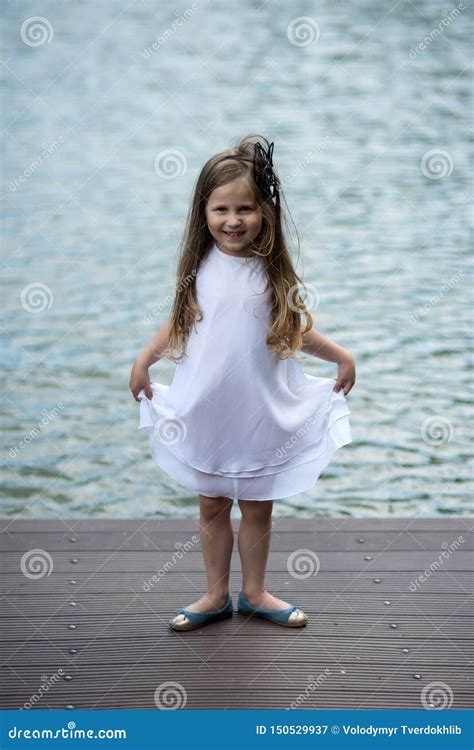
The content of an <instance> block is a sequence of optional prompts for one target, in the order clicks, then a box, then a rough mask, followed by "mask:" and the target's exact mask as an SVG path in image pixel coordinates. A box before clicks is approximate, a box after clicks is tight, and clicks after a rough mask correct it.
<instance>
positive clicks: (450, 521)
mask: <svg viewBox="0 0 474 750" xmlns="http://www.w3.org/2000/svg"><path fill="white" fill-rule="evenodd" d="M234 505H236V504H235V503H234ZM237 513H238V514H240V511H237ZM197 514H198V509H197V505H196V517H190V518H158V517H155V516H153V517H149V518H123V519H120V518H118V519H115V518H76V519H74V518H64V519H63V520H59V519H57V518H56V517H55V518H21V517H19V516H13V517H11V518H9V517H5V516H0V532H5V531H8V532H9V533H25V532H27V531H30V532H35V533H43V532H45V531H46V532H48V531H58V532H63V533H65V532H66V531H74V532H77V533H79V532H81V531H83V532H87V531H93V532H95V533H97V532H102V531H113V532H119V533H121V532H122V531H135V530H137V529H138V528H142V529H147V530H148V531H152V530H155V531H157V532H159V531H161V530H163V529H166V530H167V531H172V530H175V531H181V532H184V533H187V532H194V531H195V530H196V529H199V523H198V519H197ZM231 520H232V525H233V527H234V530H235V531H237V530H238V527H239V523H240V518H239V517H237V518H234V517H233V516H232V519H231ZM273 524H274V526H276V525H277V526H278V529H279V530H283V529H288V530H291V531H303V532H305V531H306V532H307V531H311V530H314V531H329V532H333V531H337V530H342V531H350V530H355V531H370V530H372V531H377V530H378V529H383V530H384V531H403V530H409V531H459V532H462V531H463V530H464V531H469V530H470V531H472V530H473V529H474V516H472V515H466V516H460V515H459V514H456V515H455V516H453V517H449V516H446V517H429V516H427V517H423V516H420V517H412V516H395V517H390V518H372V517H367V518H352V517H349V516H341V517H331V518H328V517H327V516H317V515H312V516H310V517H308V518H304V517H298V518H289V517H287V516H281V517H278V516H274V517H273Z"/></svg>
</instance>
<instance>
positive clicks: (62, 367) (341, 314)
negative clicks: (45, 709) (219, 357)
mask: <svg viewBox="0 0 474 750" xmlns="http://www.w3.org/2000/svg"><path fill="white" fill-rule="evenodd" d="M461 6H462V3H461ZM186 7H187V8H188V9H191V12H188V13H187V14H186V17H185V16H184V15H183V14H184V12H185V10H186V8H185V7H183V8H181V9H180V10H179V11H176V8H175V6H174V5H173V4H172V3H163V2H157V1H156V0H147V3H146V4H145V3H142V2H140V1H139V0H135V1H134V2H130V3H128V2H111V0H110V1H109V2H100V3H97V2H92V1H90V2H73V0H71V1H70V2H64V1H63V2H61V1H60V0H55V1H53V0H51V1H50V2H41V0H37V1H36V2H34V3H32V2H22V3H19V2H15V0H12V2H10V3H8V4H7V3H3V4H2V14H3V17H4V25H3V27H4V31H3V37H4V51H3V58H4V59H5V60H6V62H5V64H4V67H3V88H2V93H3V103H4V106H3V119H4V125H3V127H4V128H5V129H6V132H5V133H4V143H5V145H4V150H3V153H2V162H3V172H4V181H5V185H4V192H3V208H4V225H3V257H4V266H3V279H4V300H5V308H6V309H5V314H4V330H3V362H4V366H3V378H4V382H3V385H2V393H3V406H2V417H3V419H2V422H3V434H4V438H5V440H4V442H5V448H6V451H5V456H6V460H5V464H4V467H3V469H2V479H3V482H2V501H1V505H0V512H1V513H3V514H9V515H16V514H21V515H22V516H24V517H29V516H52V517H56V516H68V517H71V516H75V517H76V516H77V517H78V516H84V515H92V516H99V515H106V516H111V517H123V516H141V515H154V514H156V515H164V516H184V515H194V514H195V513H196V509H197V499H196V497H195V496H194V495H191V494H189V493H188V492H187V491H186V490H185V489H183V488H182V487H180V486H179V485H178V484H176V483H175V482H174V481H173V480H171V479H170V478H168V477H167V476H166V475H165V474H164V473H163V472H162V471H161V470H160V469H158V467H157V466H155V465H154V464H153V463H152V460H151V457H150V451H149V445H148V438H147V436H146V435H145V432H144V431H140V432H138V430H137V424H138V404H137V403H136V402H135V401H134V399H133V397H132V396H131V394H130V392H129V390H128V379H129V374H130V368H131V366H132V363H133V361H134V359H135V357H136V356H137V354H138V352H139V351H140V350H141V349H142V348H143V347H144V346H145V344H146V343H147V342H148V341H149V340H150V338H151V337H152V335H153V333H154V331H155V330H156V329H157V328H158V327H159V325H161V323H162V322H164V320H165V319H166V318H167V317H168V313H169V305H168V306H167V305H166V303H165V305H164V309H163V311H162V312H161V313H160V314H159V315H155V316H153V323H152V324H151V325H146V324H144V322H143V321H144V318H145V317H146V316H147V315H150V314H152V311H153V308H156V307H157V306H158V305H159V304H160V302H163V300H165V299H166V296H167V295H168V294H170V293H171V292H172V290H173V279H174V267H175V262H176V254H177V245H178V239H179V236H180V232H181V229H182V226H183V222H184V217H185V214H186V211H187V208H188V202H189V198H190V193H191V187H192V184H193V182H194V180H195V178H196V175H197V173H198V171H199V169H200V168H201V166H202V165H203V163H204V161H205V160H206V159H207V158H209V156H210V155H211V154H213V153H214V152H217V151H219V150H221V149H223V148H226V147H227V146H229V145H231V144H232V143H234V142H235V140H236V139H237V138H239V137H240V136H242V135H244V134H246V133H248V132H261V133H264V134H266V135H268V136H269V137H270V139H271V140H274V141H275V154H274V158H275V162H276V165H277V168H278V170H279V174H280V177H281V178H282V179H283V181H284V184H285V186H286V187H285V194H286V199H287V202H288V205H289V207H290V210H291V213H292V217H293V219H294V221H295V223H296V226H297V228H298V231H299V234H300V238H301V242H302V252H301V256H300V259H299V261H298V265H297V269H298V271H299V272H300V273H302V274H303V275H304V279H305V281H306V282H307V283H308V284H312V285H313V286H315V287H316V289H317V291H318V293H319V295H320V303H319V306H318V307H317V309H314V310H313V314H314V325H315V327H316V328H317V329H318V330H320V331H321V332H323V333H324V334H325V335H327V336H329V337H330V338H332V339H333V340H335V341H336V342H337V343H339V344H340V345H341V346H344V347H345V348H347V349H349V350H350V351H351V352H352V354H353V355H354V357H355V359H356V363H357V382H356V385H355V387H354V389H353V390H352V392H351V393H350V394H349V396H348V404H349V408H350V409H351V427H352V434H353V438H354V442H353V443H352V444H350V445H349V446H346V447H343V448H342V449H340V451H338V452H337V453H336V455H335V458H334V460H333V462H332V463H331V464H330V466H329V467H328V468H327V469H326V471H325V472H324V474H323V476H322V477H321V478H320V480H319V481H318V482H317V483H316V485H315V486H314V488H313V489H312V490H311V491H310V492H307V493H304V494H302V495H298V496H296V497H293V498H288V499H285V500H281V501H279V502H277V501H275V503H274V510H275V514H282V513H290V514H292V515H312V514H319V513H329V514H332V515H344V514H346V515H349V516H364V515H387V514H395V515H407V514H421V515H436V514H443V513H461V514H464V513H467V512H469V497H470V495H471V496H472V469H471V468H470V458H471V455H472V453H471V451H470V446H469V436H470V432H469V421H468V419H469V417H470V416H472V412H471V409H470V405H471V390H472V381H471V380H470V378H469V370H468V367H469V354H470V351H471V347H470V339H469V334H470V328H471V324H472V301H473V300H472V294H471V293H470V290H472V277H471V276H470V270H469V256H468V236H469V230H470V226H469V225H470V223H471V222H472V211H469V204H468V190H469V188H470V186H471V181H470V179H469V177H468V156H467V154H468V143H469V138H470V135H471V133H472V123H471V122H470V121H469V77H468V69H467V66H468V63H469V45H468V39H469V37H470V34H472V29H470V27H469V21H468V15H467V11H466V10H461V11H459V10H458V11H457V12H456V13H455V14H454V16H453V15H452V11H453V9H456V8H457V6H449V7H448V5H446V3H444V0H443V1H441V0H440V1H439V2H438V0H436V1H434V2H433V0H430V2H398V3H394V4H393V5H392V2H390V3H380V2H376V1H375V0H371V1H370V2H361V3H357V4H356V6H355V7H354V6H353V5H352V4H351V6H350V7H349V5H348V4H345V3H343V2H326V3H315V4H311V3H300V4H298V3H297V4H292V3H273V2H266V3H257V2H250V1H247V2H228V3H223V2H209V3H195V4H193V5H191V4H190V5H189V6H186ZM175 11H176V13H175ZM443 12H444V15H443ZM446 12H448V14H451V15H448V16H447V15H446ZM32 16H40V17H42V19H43V20H42V21H40V22H39V23H40V25H42V28H40V30H39V33H40V36H38V33H37V32H36V35H35V30H34V29H32V28H28V19H29V18H31V17H32ZM298 16H309V17H310V20H309V21H308V20H306V21H303V22H301V21H296V22H295V23H293V24H292V25H290V27H289V24H290V23H291V22H292V21H293V19H295V18H297V17H298ZM311 17H312V19H313V20H311ZM45 19H46V20H45ZM442 19H444V24H443V23H442ZM24 22H26V23H25V24H24ZM301 24H303V26H302V25H301ZM316 24H317V25H316ZM30 26H31V22H30ZM440 28H441V31H440V30H439V29H440ZM436 29H438V33H434V32H433V30H436ZM28 34H31V36H28ZM41 34H43V37H42V38H41ZM425 37H428V42H426V41H425V42H424V43H423V40H424V39H425ZM39 41H42V42H43V43H39ZM420 42H421V43H423V46H424V49H422V48H421V47H420ZM167 149H173V150H178V151H179V152H180V153H181V154H182V163H183V165H184V166H183V168H182V169H180V170H179V172H178V174H177V175H176V176H174V177H173V178H170V175H169V174H163V175H162V176H160V170H161V169H165V168H166V160H163V157H162V154H163V152H164V151H166V150H167ZM42 153H43V155H42ZM44 301H45V305H44V304H43V302H44ZM42 308H44V309H42ZM304 367H305V369H306V371H307V372H308V373H312V374H317V375H320V376H323V377H334V376H335V374H336V370H335V365H332V364H330V363H327V362H324V361H322V360H318V359H314V358H313V359H306V360H305V362H304ZM172 373H173V365H172V364H171V363H168V362H167V361H161V362H159V363H158V364H156V365H154V366H153V367H152V368H151V370H150V375H151V378H152V380H158V381H160V382H165V383H170V382H171V379H172ZM234 513H236V514H238V510H237V507H236V505H235V507H234Z"/></svg>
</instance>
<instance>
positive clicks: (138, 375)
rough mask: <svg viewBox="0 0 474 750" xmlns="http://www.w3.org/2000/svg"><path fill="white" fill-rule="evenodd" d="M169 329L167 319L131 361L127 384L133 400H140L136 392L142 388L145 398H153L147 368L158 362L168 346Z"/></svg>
mask: <svg viewBox="0 0 474 750" xmlns="http://www.w3.org/2000/svg"><path fill="white" fill-rule="evenodd" d="M169 330H170V322H169V320H167V321H166V323H165V324H164V325H162V326H161V328H160V330H159V331H158V333H157V334H156V335H155V337H154V338H153V339H152V340H151V341H150V343H149V344H148V346H146V347H145V349H144V350H143V351H142V352H141V354H139V355H138V357H137V358H136V360H135V362H134V363H133V367H132V372H131V373H130V382H129V384H128V385H129V388H130V390H131V392H132V395H133V398H134V399H135V401H140V399H139V398H138V394H139V393H140V391H141V390H142V389H143V391H144V392H145V396H146V397H147V398H149V399H152V398H153V390H152V387H151V383H150V378H149V375H148V368H149V367H150V365H153V364H154V363H155V362H158V360H159V359H160V357H161V356H162V355H163V352H164V350H165V349H166V347H167V346H168V337H169Z"/></svg>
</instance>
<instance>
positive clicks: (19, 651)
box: [0, 629, 474, 669]
mask: <svg viewBox="0 0 474 750" xmlns="http://www.w3.org/2000/svg"><path fill="white" fill-rule="evenodd" d="M185 637H186V636H185V635H182V636H181V635H179V634H177V637H176V638H171V639H168V640H167V641H166V648H163V641H162V640H161V638H156V636H155V635H150V633H147V634H145V635H143V636H142V635H140V638H136V637H135V636H134V634H133V633H128V634H127V635H126V636H123V637H119V638H109V637H107V636H105V637H103V636H98V637H97V638H94V639H92V640H91V639H88V638H83V637H82V636H80V635H79V636H78V635H76V633H74V634H72V633H71V640H70V641H67V640H65V641H59V642H57V643H56V644H55V643H50V642H48V641H47V640H45V639H44V638H38V637H34V638H30V639H29V640H27V641H23V640H21V639H18V640H15V641H13V640H12V641H9V642H8V643H4V642H0V658H1V660H2V663H4V666H9V665H10V664H12V665H15V669H16V666H17V665H28V664H37V665H46V664H63V663H65V664H66V665H69V664H74V665H75V666H76V667H79V666H81V665H82V664H97V665H98V664H125V663H127V664H128V663H134V664H135V663H138V662H139V660H140V658H141V657H142V656H143V654H146V661H147V663H149V664H155V665H156V666H157V667H158V668H159V666H160V664H175V663H181V662H186V663H189V665H191V664H194V663H196V662H200V661H202V660H203V659H204V660H206V659H210V658H211V657H213V655H214V654H216V658H217V656H218V658H219V661H220V662H224V663H229V664H233V663H234V662H239V663H240V662H242V661H245V660H246V659H249V658H251V659H252V660H253V659H254V654H253V651H252V652H250V657H249V640H248V639H247V638H246V637H245V636H243V637H240V634H238V635H237V636H235V637H234V638H233V639H232V648H230V647H229V641H228V636H227V635H226V634H225V633H223V632H222V631H220V632H216V633H215V635H214V636H213V638H206V639H202V640H200V642H199V650H196V648H195V647H194V646H192V647H191V648H187V647H186V644H185V643H183V640H182V639H183V638H185ZM282 644H283V645H282ZM71 648H73V649H76V653H74V654H71V653H70V651H69V649H71ZM253 648H254V649H255V650H259V655H258V656H259V658H260V659H263V658H265V660H266V662H267V663H270V662H272V661H275V660H276V659H277V658H279V657H282V656H284V657H285V659H286V660H288V661H298V660H300V661H303V662H306V661H308V660H309V659H313V660H314V661H315V662H318V663H321V664H326V662H327V661H328V660H331V659H332V660H333V661H334V662H338V661H341V662H342V663H343V664H348V663H358V662H359V661H360V662H361V663H369V662H370V663H371V664H375V663H382V664H386V665H390V664H393V665H395V666H397V665H399V664H402V663H407V664H412V663H413V664H415V665H417V664H418V665H423V664H428V665H431V666H432V665H433V664H444V665H449V666H457V667H459V668H460V669H467V668H468V667H469V664H470V662H472V660H473V658H474V643H473V641H472V639H468V638H465V639H457V640H456V642H455V643H454V642H453V643H451V641H449V640H447V639H446V638H442V637H434V638H432V637H428V636H426V635H423V636H422V637H421V638H412V637H408V636H407V637H405V638H404V640H403V641H397V642H395V641H393V640H391V639H390V637H374V636H372V635H370V636H369V637H367V638H358V637H353V636H341V635H338V637H337V638H334V637H333V636H332V635H327V634H325V633H323V634H321V635H318V637H317V640H316V641H315V639H314V637H312V638H309V639H308V638H305V639H303V640H301V639H299V638H294V639H291V638H290V639H288V638H286V639H285V640H284V641H283V642H282V640H281V638H280V631H279V630H278V631H277V633H275V632H271V631H270V632H269V631H268V629H265V633H263V632H260V633H259V634H257V635H256V636H255V644H254V647H253ZM283 649H284V651H283ZM403 649H408V652H405V651H404V650H403ZM282 651H283V654H282Z"/></svg>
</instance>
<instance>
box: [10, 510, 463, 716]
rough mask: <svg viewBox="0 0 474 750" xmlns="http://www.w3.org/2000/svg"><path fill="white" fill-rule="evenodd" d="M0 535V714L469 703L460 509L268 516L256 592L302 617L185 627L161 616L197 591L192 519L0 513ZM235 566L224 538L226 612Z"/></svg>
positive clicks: (200, 576) (200, 586)
mask: <svg viewBox="0 0 474 750" xmlns="http://www.w3.org/2000/svg"><path fill="white" fill-rule="evenodd" d="M232 522H233V525H234V530H235V532H237V530H238V524H239V520H238V519H232ZM0 532H1V533H0V539H1V559H2V572H3V576H2V588H1V593H2V598H1V603H2V610H1V624H2V634H1V639H0V642H1V645H0V650H1V663H2V679H1V703H0V707H1V708H10V709H17V708H21V707H22V706H26V707H27V708H29V707H30V705H31V706H32V707H33V708H37V709H50V708H66V707H69V708H71V707H74V708H76V709H156V708H157V707H158V708H160V707H161V706H162V703H161V702H162V701H163V702H166V701H170V703H168V707H170V706H172V702H173V700H175V701H177V705H176V706H175V707H176V708H184V709H185V710H186V709H269V708H279V709H282V708H283V709H285V708H288V709H291V708H298V709H302V710H304V709H308V710H310V709H315V708H352V709H366V710H367V709H382V708H412V709H422V708H423V707H424V705H423V700H428V701H430V700H435V701H436V700H440V698H439V696H440V694H441V698H442V699H443V700H445V702H446V703H447V705H446V707H447V708H449V707H450V708H452V709H460V708H469V707H472V705H473V700H472V685H473V680H472V678H471V674H470V672H471V664H472V633H473V629H472V591H471V587H472V576H471V567H472V517H451V518H439V517H436V518H399V517H398V518H397V517H394V518H375V519H368V518H363V519H354V518H340V517H338V518H333V519H330V518H324V517H316V518H312V519H308V518H288V517H286V518H278V517H275V518H274V521H273V536H272V545H271V551H270V559H269V565H268V574H267V581H266V583H267V588H268V589H269V590H270V591H271V592H272V593H274V594H275V595H276V596H279V597H281V598H283V599H285V600H286V601H290V602H292V603H294V604H299V605H300V606H302V607H303V608H304V610H305V611H306V612H307V613H308V616H309V618H310V622H309V624H308V626H307V627H306V628H302V629H290V628H283V627H280V626H278V625H275V624H273V623H270V622H266V621H264V620H261V619H256V618H250V619H247V618H245V617H243V616H242V615H239V614H238V613H237V612H234V616H233V617H232V618H231V619H229V620H225V621H222V622H219V623H215V624H213V625H209V626H207V627H205V628H202V629H201V630H195V631H192V632H189V633H176V632H174V631H171V630H170V629H169V627H168V621H169V619H170V618H171V617H172V616H173V615H174V613H175V610H176V609H177V608H178V607H180V606H185V605H186V604H189V603H190V602H191V601H194V600H195V599H197V598H199V597H200V596H201V595H202V593H203V592H204V591H205V589H206V577H205V573H204V568H203V562H202V556H201V550H200V544H199V527H198V522H197V520H194V519H190V520H186V519H161V518H157V519H149V518H148V519H131V520H112V519H90V520H76V519H72V520H63V521H61V520H47V519H45V520H34V519H31V520H27V519H22V520H20V519H8V518H2V519H0ZM32 550H40V552H36V553H33V552H31V551H32ZM45 553H46V554H45ZM443 553H444V554H443ZM35 555H36V556H37V563H38V561H39V567H38V565H36V567H35V562H34V557H35ZM305 561H306V562H305ZM41 566H43V567H41ZM305 566H306V567H305ZM240 569H241V568H240V559H239V556H238V551H237V539H235V543H234V552H233V560H232V573H231V592H232V595H233V599H234V607H236V605H237V596H238V592H239V590H240V584H241V576H240ZM289 569H290V570H289ZM424 571H427V573H423V572H424ZM421 574H423V575H424V579H425V580H424V581H422V580H420V579H419V576H420V575H421ZM153 576H155V580H153ZM147 586H148V588H147ZM71 626H73V627H71ZM432 683H434V684H435V687H433V685H432ZM439 683H440V684H441V686H439V685H438V688H437V693H436V695H437V696H438V697H436V696H435V691H436V684H439ZM426 696H428V697H426ZM443 696H445V698H443ZM28 704H29V705H28Z"/></svg>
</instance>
